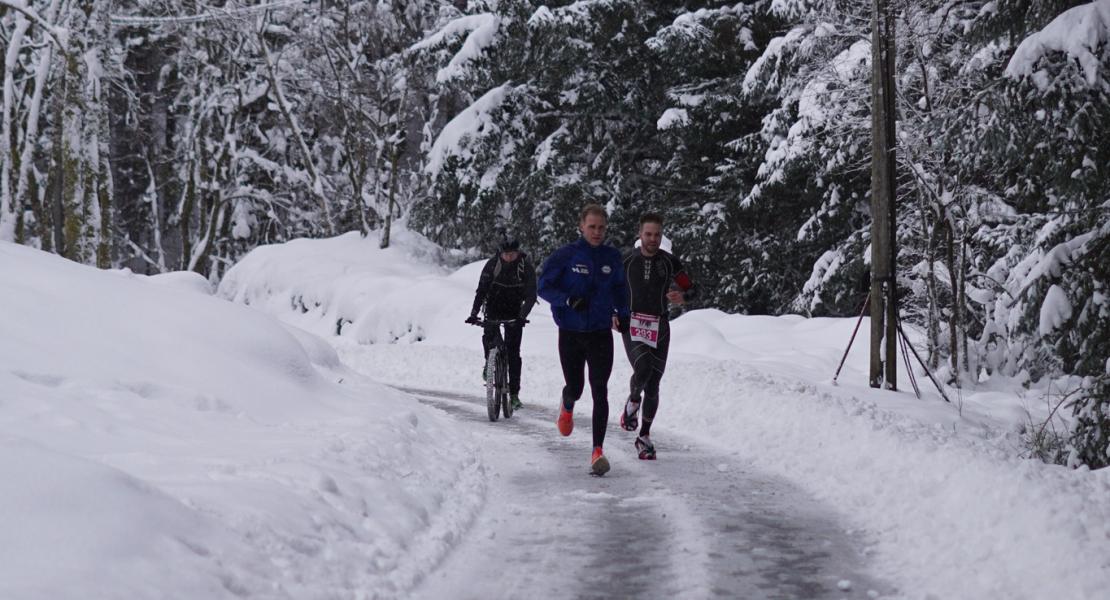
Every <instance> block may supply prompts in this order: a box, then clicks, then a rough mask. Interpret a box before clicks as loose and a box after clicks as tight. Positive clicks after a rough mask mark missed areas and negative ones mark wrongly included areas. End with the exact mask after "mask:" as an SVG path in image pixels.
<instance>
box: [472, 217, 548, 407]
mask: <svg viewBox="0 0 1110 600" xmlns="http://www.w3.org/2000/svg"><path fill="white" fill-rule="evenodd" d="M535 304H536V270H535V268H534V267H533V266H532V262H531V261H530V260H529V259H528V255H527V254H525V253H524V252H521V251H520V241H519V240H517V239H516V238H515V237H512V236H510V235H507V234H506V235H505V236H504V237H502V239H501V243H500V244H498V246H497V255H496V256H494V257H492V258H490V259H489V260H488V261H487V262H486V266H485V267H483V268H482V275H481V277H479V279H478V290H477V291H476V292H475V293H474V305H473V307H472V308H471V309H470V317H469V318H467V320H466V322H467V323H471V324H473V323H477V322H478V321H479V319H478V311H479V310H481V309H482V306H483V305H485V319H486V321H508V320H512V321H514V322H513V323H512V324H509V325H506V326H505V350H506V352H507V354H508V359H509V400H510V401H511V402H512V404H513V408H514V409H516V408H520V407H521V402H520V341H521V338H522V336H523V333H524V322H525V319H527V318H528V313H529V312H531V311H532V307H533V306H534V305H535ZM500 337H501V329H500V327H499V326H498V325H497V324H492V323H488V322H487V324H486V326H485V328H484V331H483V333H482V347H483V350H484V354H485V357H486V358H489V351H490V348H492V347H494V346H495V345H497V340H498V339H499V338H500ZM485 374H486V369H485V363H483V364H482V377H483V378H484V377H485Z"/></svg>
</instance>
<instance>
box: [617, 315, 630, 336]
mask: <svg viewBox="0 0 1110 600" xmlns="http://www.w3.org/2000/svg"><path fill="white" fill-rule="evenodd" d="M630 321H631V319H629V318H628V317H622V316H620V315H617V331H618V332H619V333H628V326H629V325H630Z"/></svg>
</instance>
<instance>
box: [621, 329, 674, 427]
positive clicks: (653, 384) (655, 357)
mask: <svg viewBox="0 0 1110 600" xmlns="http://www.w3.org/2000/svg"><path fill="white" fill-rule="evenodd" d="M623 338H624V351H625V353H626V354H627V355H628V362H629V363H630V364H631V365H632V379H631V380H630V381H629V382H628V389H629V396H630V397H631V398H632V399H633V400H634V401H637V402H639V401H640V395H641V394H643V407H642V408H643V410H642V411H641V412H642V416H641V418H640V435H649V434H650V433H651V423H652V421H654V420H655V413H656V411H657V410H659V382H660V381H661V380H662V379H663V371H664V370H665V369H666V368H667V351H668V349H669V348H670V345H671V325H670V323H669V322H668V321H667V319H665V318H664V319H660V321H659V341H658V343H657V344H656V346H655V347H654V348H652V347H651V346H649V345H647V344H645V343H643V342H633V341H632V337H631V336H630V335H629V334H627V333H626V334H624V336H623Z"/></svg>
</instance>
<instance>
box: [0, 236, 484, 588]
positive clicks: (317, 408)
mask: <svg viewBox="0 0 1110 600" xmlns="http://www.w3.org/2000/svg"><path fill="white" fill-rule="evenodd" d="M469 443H470V442H469V441H468V440H466V439H460V438H459V437H458V435H457V434H456V433H455V428H454V427H453V425H452V423H451V422H450V421H449V420H447V419H446V418H445V417H444V416H443V415H442V414H440V413H438V412H436V411H432V410H429V409H426V408H424V407H422V406H420V405H419V404H417V403H415V402H412V401H410V400H409V399H408V398H406V397H405V396H404V395H403V394H400V393H398V392H396V391H394V390H392V389H390V388H387V387H385V386H382V385H380V384H377V383H374V382H372V381H370V380H368V379H366V378H364V377H361V376H359V375H358V374H356V373H353V372H351V371H349V370H347V369H345V368H344V367H342V366H341V365H340V363H339V361H338V358H337V356H336V354H335V351H334V350H333V349H332V348H331V347H330V346H328V345H327V344H325V343H323V342H322V341H321V340H320V339H319V338H316V337H315V336H311V335H308V334H306V333H304V332H303V331H300V330H298V329H296V328H293V327H289V326H287V325H283V324H281V323H280V322H278V321H277V320H274V319H272V318H271V317H269V316H266V315H264V314H262V313H260V312H258V311H253V310H250V309H247V308H244V307H242V306H237V305H234V304H232V303H229V302H226V301H224V300H221V299H218V298H215V297H213V296H212V295H211V290H210V289H209V286H208V284H207V282H205V281H204V280H203V279H202V278H200V277H199V276H195V275H190V274H180V273H179V274H172V275H167V276H160V277H153V278H149V277H144V276H136V275H132V274H130V273H126V272H118V271H117V272H105V271H98V270H95V269H92V268H89V267H85V266H81V265H77V264H74V263H72V262H69V261H67V260H63V259H61V258H58V257H56V256H54V255H50V254H46V253H43V252H39V251H37V250H33V249H30V248H26V247H23V246H16V245H13V244H10V243H6V242H0V482H2V485H3V491H2V492H0V598H19V599H21V600H27V599H37V598H42V599H60V598H81V599H82V600H87V599H96V598H183V599H193V598H233V597H257V598H323V597H329V598H332V597H342V598H354V597H379V596H381V597H395V596H396V595H398V594H399V593H400V592H403V591H404V590H407V589H409V588H410V587H412V586H413V585H414V584H415V583H416V582H417V581H418V580H419V578H420V577H421V576H422V574H423V573H426V572H427V571H428V570H429V569H431V568H433V567H434V566H435V564H436V563H437V561H439V560H440V559H441V558H442V557H443V555H444V553H445V551H446V550H447V549H448V548H449V547H450V545H451V540H453V539H454V538H455V537H456V536H457V535H458V534H459V533H460V532H461V531H464V530H465V529H466V528H467V527H468V526H469V523H470V522H471V520H472V519H473V517H474V515H475V514H476V511H477V510H478V503H479V502H480V500H481V498H482V486H483V485H484V474H483V473H481V465H480V464H478V463H477V461H476V460H475V459H474V458H473V454H474V453H473V452H472V451H471V450H472V448H471V447H470V446H469V445H468V444H469ZM460 448H461V451H460Z"/></svg>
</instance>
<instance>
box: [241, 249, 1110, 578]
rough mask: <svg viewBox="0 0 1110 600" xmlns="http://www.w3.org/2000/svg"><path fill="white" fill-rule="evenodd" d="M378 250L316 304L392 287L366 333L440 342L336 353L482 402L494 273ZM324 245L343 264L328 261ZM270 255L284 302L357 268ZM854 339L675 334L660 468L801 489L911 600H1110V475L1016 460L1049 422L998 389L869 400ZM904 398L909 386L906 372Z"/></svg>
mask: <svg viewBox="0 0 1110 600" xmlns="http://www.w3.org/2000/svg"><path fill="white" fill-rule="evenodd" d="M375 247H376V246H375V245H374V244H372V243H368V244H366V245H365V246H364V247H363V252H359V253H357V254H358V256H359V259H358V264H356V265H350V268H349V269H348V270H347V271H346V277H347V278H349V279H350V281H348V282H347V283H342V282H340V283H336V282H334V281H331V280H328V279H327V278H320V280H319V281H318V282H317V283H316V284H313V285H311V286H308V287H310V288H312V290H313V291H312V292H311V293H312V295H313V296H314V297H329V298H331V299H332V300H331V302H332V303H333V304H334V303H342V302H343V295H344V293H345V292H344V291H343V290H344V289H360V288H359V287H358V285H356V284H355V283H354V281H355V280H358V279H364V280H367V281H385V282H388V283H387V284H386V286H385V287H387V288H388V289H389V291H388V292H384V293H381V294H377V295H374V294H370V295H363V296H360V300H359V302H358V304H359V310H360V311H361V314H362V315H363V316H362V317H356V319H358V320H362V319H367V320H368V321H373V320H374V318H375V317H373V316H372V315H374V314H375V312H376V311H384V312H390V313H391V314H396V311H397V310H398V308H397V306H398V304H402V305H403V306H404V308H403V309H402V312H403V314H404V318H405V319H406V320H411V321H413V322H418V323H420V327H421V331H422V333H423V335H422V338H421V340H420V341H416V339H415V338H412V337H409V338H399V339H397V340H385V341H394V342H395V343H387V344H383V343H374V344H364V343H357V342H358V341H359V336H356V335H353V334H348V333H346V332H344V333H342V334H341V335H340V336H338V337H335V336H333V337H331V338H330V339H331V341H332V343H333V344H335V345H336V347H337V349H338V350H339V353H340V356H342V357H343V358H344V360H345V361H347V362H348V364H351V365H357V366H358V367H359V368H360V369H364V370H366V371H368V372H371V373H372V374H373V375H374V376H375V377H377V378H380V379H381V380H383V381H397V382H402V383H407V384H409V385H417V386H424V387H435V388H439V389H443V390H458V391H463V392H470V393H474V392H475V390H476V389H477V388H478V386H479V385H480V381H478V380H477V373H478V371H479V365H480V364H481V349H480V342H479V338H480V332H479V331H477V330H476V329H475V328H467V327H466V326H465V325H463V324H462V320H463V319H464V318H465V317H466V314H467V311H468V310H469V307H470V302H471V300H472V298H473V289H474V285H475V284H476V282H477V278H478V274H479V271H480V266H481V263H474V264H471V265H468V266H466V267H464V268H462V269H460V270H458V271H456V272H454V273H448V272H446V271H442V270H437V269H436V268H434V267H431V266H428V265H427V264H426V263H425V262H424V260H423V259H414V258H409V259H404V258H402V256H401V255H402V254H403V253H402V252H397V253H391V254H388V255H387V254H386V253H381V254H379V255H378V256H377V257H375V256H374V255H375V253H378V252H380V251H376V250H374V248H375ZM325 248H331V249H334V250H342V252H341V253H340V254H336V255H328V253H327V252H325ZM267 252H268V253H270V252H274V253H275V254H271V255H270V256H273V257H275V258H276V257H277V256H278V254H276V253H277V252H280V253H282V254H281V256H282V257H283V258H282V260H281V261H276V262H271V263H266V264H264V263H263V262H261V261H258V262H255V261H252V257H253V256H252V257H248V258H247V260H244V261H243V262H242V263H240V265H238V266H237V267H236V269H238V270H240V271H241V272H242V273H241V274H240V275H239V277H240V281H244V280H245V279H244V278H246V277H247V276H248V272H249V273H254V275H252V276H251V277H252V278H253V277H254V276H257V279H256V282H255V283H254V284H253V285H252V286H251V287H252V288H256V287H263V286H266V285H269V286H271V288H272V289H271V291H270V292H269V293H270V294H271V295H273V296H275V297H278V298H286V299H287V298H289V297H290V296H291V294H290V292H288V291H284V290H285V289H286V288H287V287H288V286H287V285H275V284H274V282H277V281H285V282H293V281H301V280H311V279H313V277H315V275H316V274H317V273H319V272H320V271H321V270H334V267H332V266H329V265H330V264H331V263H333V262H336V261H340V262H347V261H349V256H350V255H351V254H352V252H351V251H350V248H345V247H343V246H342V245H341V244H339V243H338V242H337V241H335V240H332V241H323V242H310V243H305V244H304V245H302V246H300V248H299V249H298V248H296V247H294V246H293V245H286V247H285V248H284V249H281V250H267ZM301 255H303V256H304V258H303V259H302V258H299V256H301ZM310 255H311V256H314V257H315V259H314V260H310V259H309V258H308V257H309V256H310ZM541 258H542V257H541ZM402 261H404V262H403V263H402ZM399 265H400V266H404V267H405V268H406V269H408V268H412V269H417V270H418V271H417V272H418V273H419V274H418V275H415V276H413V277H410V278H409V279H408V280H407V282H404V281H397V280H396V279H395V278H394V275H393V271H392V269H394V268H396V267H397V266H399ZM267 282H268V283H267ZM365 285H367V286H368V285H370V284H365ZM221 290H222V288H221ZM222 293H223V292H222ZM252 293H253V292H236V293H235V294H234V295H233V297H238V298H247V297H250V296H251V295H252ZM258 293H261V292H258ZM256 306H259V307H261V308H263V309H265V310H269V311H271V312H273V313H274V314H276V315H278V316H280V317H281V318H283V319H287V320H289V321H290V322H299V321H301V320H302V319H304V318H305V317H304V315H303V314H301V313H299V311H297V310H292V309H291V308H290V303H289V302H282V301H275V302H271V303H262V304H256ZM532 314H533V317H532V321H533V323H532V324H531V325H529V326H528V328H527V329H526V330H525V335H524V344H523V352H524V355H525V358H524V373H523V376H522V383H523V388H522V397H523V398H524V400H525V403H526V404H529V403H533V404H544V405H547V406H550V407H552V408H553V407H554V406H555V405H556V403H557V398H559V390H560V388H561V386H562V383H563V382H562V378H561V371H560V369H559V363H558V358H557V356H556V355H555V347H556V341H555V340H556V337H555V336H556V330H555V328H554V327H553V325H552V324H551V322H550V318H548V317H547V314H549V313H548V308H547V307H546V306H544V305H542V304H541V305H540V306H537V307H536V309H535V310H534V311H533V313H532ZM323 321H324V322H325V323H326V321H327V319H323ZM357 325H358V323H357V322H356V326H357ZM854 326H855V320H854V319H805V318H802V317H798V316H785V317H752V316H740V315H729V314H725V313H722V312H720V311H716V310H694V311H690V312H688V313H687V314H685V315H684V316H682V317H680V318H679V319H677V320H675V321H674V323H673V340H674V342H673V345H672V347H671V361H670V364H669V366H668V369H667V375H666V377H664V378H663V386H662V398H663V401H662V402H663V403H662V405H661V408H660V413H659V417H658V420H657V423H656V426H655V427H654V429H653V438H655V442H656V444H657V446H658V447H659V448H660V453H661V460H666V447H667V445H668V444H669V443H671V442H669V441H668V440H671V439H673V437H672V436H673V435H674V434H675V433H682V434H685V435H689V436H693V437H697V438H700V439H702V440H703V441H704V442H705V443H708V444H715V445H718V446H720V447H722V448H724V449H725V450H726V451H733V452H735V453H736V454H737V455H738V456H741V457H744V458H746V459H748V460H750V461H751V462H752V464H754V465H756V466H758V467H760V468H763V469H765V470H766V471H769V472H773V473H776V474H778V475H781V476H783V477H786V478H789V479H791V480H792V481H794V482H796V483H797V484H799V485H800V486H802V487H803V488H805V489H808V490H810V491H811V493H813V494H814V495H816V496H817V497H819V498H822V499H824V500H825V501H827V502H828V503H829V504H831V505H832V506H833V507H835V508H836V509H837V510H839V512H840V513H842V515H843V516H844V518H845V519H846V521H848V522H849V523H851V525H852V526H853V527H855V528H858V529H859V530H861V531H863V532H864V533H865V534H866V535H865V537H867V538H868V539H870V540H871V541H872V543H873V545H872V546H871V547H870V548H869V549H868V550H869V552H870V553H872V554H873V557H874V563H875V565H876V568H877V570H878V573H877V574H878V575H880V576H882V577H884V578H886V579H887V580H889V581H891V582H893V583H894V584H895V585H897V586H898V587H899V589H900V593H901V595H902V597H905V598H967V599H976V600H978V599H982V598H1011V599H1021V598H1029V599H1034V598H1047V597H1059V598H1069V599H1076V600H1081V599H1086V598H1090V599H1095V598H1101V597H1102V595H1103V594H1104V592H1105V586H1106V582H1107V581H1110V470H1104V471H1100V472H1094V473H1091V472H1085V471H1071V470H1067V469H1064V468H1061V467H1055V466H1049V465H1045V464H1042V463H1040V462H1036V461H1032V460H1021V459H1019V458H1016V456H1017V455H1018V454H1019V453H1021V452H1022V447H1021V441H1020V439H1019V438H1020V436H1019V434H1018V433H1017V428H1018V427H1019V426H1020V425H1021V424H1024V423H1028V422H1030V421H1033V422H1037V421H1039V420H1042V419H1043V418H1044V416H1045V415H1046V414H1047V412H1048V407H1047V406H1041V400H1040V399H1039V396H1038V394H1037V393H1035V392H1027V391H1024V390H1021V389H1020V388H1009V387H1006V386H1007V385H1009V384H1007V383H1005V382H995V381H992V382H991V385H990V386H982V387H980V388H978V389H974V390H965V391H964V393H963V394H962V395H960V396H957V395H955V394H954V395H953V397H954V398H955V399H956V400H957V404H954V405H950V404H946V403H945V402H944V401H943V400H941V399H940V397H939V395H938V394H937V392H936V391H935V390H932V389H931V387H928V386H929V385H930V384H929V383H928V381H927V380H925V378H924V374H923V373H921V372H918V373H917V375H918V378H919V379H920V380H921V383H922V385H923V386H925V388H924V390H923V391H924V398H923V399H921V400H918V399H916V398H915V397H914V396H913V395H912V393H909V392H904V391H903V392H897V393H893V392H884V391H878V390H872V389H871V388H869V387H867V385H866V381H867V374H866V373H867V370H868V364H867V360H868V357H867V343H866V340H867V339H868V335H869V334H868V327H867V321H866V320H865V321H864V323H863V327H862V328H861V330H860V333H859V335H858V337H857V339H856V344H855V346H854V348H853V350H852V352H851V353H850V354H849V356H848V360H847V363H846V366H845V369H844V372H843V373H842V374H841V376H840V380H839V381H840V384H839V386H834V385H832V384H831V382H830V380H831V377H832V374H833V373H834V372H835V371H836V366H837V364H838V362H839V360H840V356H841V353H842V352H843V349H844V346H845V345H846V343H847V341H848V338H849V337H850V335H851V332H852V329H853V327H854ZM614 367H615V368H614V373H613V376H612V378H611V379H610V386H611V393H610V396H611V398H613V401H612V404H613V408H614V410H616V408H617V407H618V406H619V405H620V404H619V402H620V400H619V398H620V397H621V396H622V391H621V390H622V389H623V388H624V385H625V384H624V382H625V381H627V378H628V376H629V368H628V365H627V364H626V363H625V361H624V360H623V359H622V354H621V353H620V352H619V351H618V357H617V360H616V363H615V365H614ZM902 386H903V387H904V388H908V382H907V381H906V380H905V377H904V375H903V380H902ZM1026 394H1027V395H1026ZM553 435H554V434H553ZM630 442H631V438H630V437H629V436H627V435H625V434H624V432H621V431H619V430H617V428H616V427H615V426H614V427H612V429H611V430H610V437H609V444H607V445H608V446H609V447H610V460H612V461H614V469H624V468H635V467H636V465H635V464H634V463H636V461H635V459H634V454H633V452H632V448H631V444H630Z"/></svg>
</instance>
